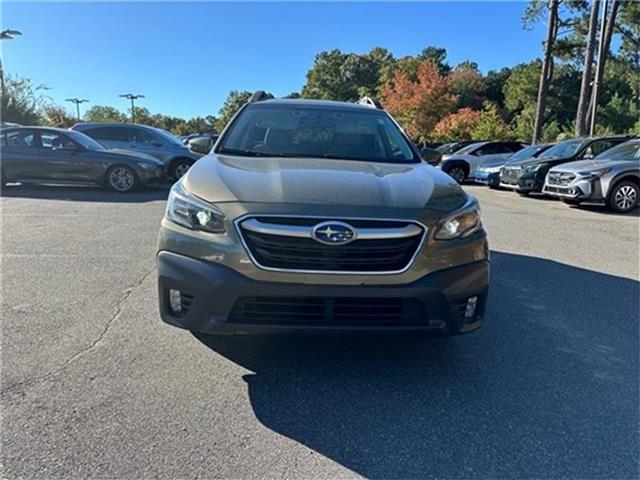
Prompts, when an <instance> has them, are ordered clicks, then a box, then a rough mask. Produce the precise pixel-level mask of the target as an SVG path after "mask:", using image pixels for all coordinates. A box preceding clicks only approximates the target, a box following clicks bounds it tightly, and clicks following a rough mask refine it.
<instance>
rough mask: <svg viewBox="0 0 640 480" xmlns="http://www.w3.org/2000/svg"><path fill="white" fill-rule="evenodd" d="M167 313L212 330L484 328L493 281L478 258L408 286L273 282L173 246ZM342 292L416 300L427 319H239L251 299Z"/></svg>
mask: <svg viewBox="0 0 640 480" xmlns="http://www.w3.org/2000/svg"><path fill="white" fill-rule="evenodd" d="M157 264H158V293H159V303H160V314H161V317H162V320H163V321H165V322H166V323H168V324H171V325H174V326H177V327H180V328H185V329H188V330H191V331H194V332H201V333H208V334H270V333H283V332H291V331H299V330H306V331H326V330H337V331H345V330H357V331H360V330H379V331H398V330H402V331H428V332H433V333H435V334H440V335H455V334H462V333H467V332H470V331H472V330H475V329H477V328H478V327H480V325H481V323H482V319H483V317H484V312H485V307H486V303H487V292H488V287H489V262H488V261H486V260H485V261H477V262H473V263H469V264H465V265H461V266H457V267H452V268H448V269H445V270H439V271H436V272H434V273H431V274H428V275H426V276H424V277H421V278H419V279H418V280H416V281H414V282H411V283H408V284H393V285H324V284H323V285H318V284H315V285H314V284H295V283H281V282H266V281H257V280H253V279H250V278H248V277H246V276H244V275H242V274H240V273H238V272H236V271H234V270H231V269H230V268H227V267H224V266H222V265H218V264H215V263H211V262H207V261H203V260H196V259H194V258H190V257H186V256H183V255H179V254H176V253H171V252H168V251H160V252H159V253H158V256H157ZM171 289H173V290H179V291H181V292H182V293H183V295H184V296H185V297H186V298H187V299H188V302H187V303H186V304H185V305H186V307H187V308H185V309H184V310H183V311H182V313H179V314H176V313H174V312H173V311H172V309H171V307H170V299H169V291H170V290H171ZM256 296H259V297H263V298H270V297H271V298H290V299H292V300H295V299H296V298H300V297H305V298H337V299H343V300H344V299H347V300H349V299H355V298H358V299H363V298H364V299H366V298H371V299H372V301H374V300H375V301H380V299H385V298H387V299H409V300H411V301H413V302H416V303H418V304H419V305H421V307H422V309H423V311H424V314H425V315H424V321H421V322H420V323H418V324H416V323H413V324H411V325H410V326H407V325H405V324H401V323H399V324H398V325H393V324H391V325H390V324H388V323H387V324H385V325H383V326H381V325H380V324H377V323H376V322H375V321H373V317H372V321H371V322H367V321H366V319H365V321H364V322H361V323H359V324H358V325H353V324H348V325H341V324H339V323H336V322H327V323H326V324H325V323H322V322H319V323H318V322H316V323H313V324H311V323H310V322H308V321H307V319H305V318H304V316H302V317H301V318H300V319H299V322H295V321H294V322H291V321H288V322H287V323H286V324H284V323H278V321H277V319H276V321H270V322H268V323H265V322H256V323H251V322H249V323H247V322H246V321H243V322H241V323H239V322H236V321H234V318H233V312H234V307H235V306H236V304H237V302H239V301H243V299H245V298H249V297H250V298H254V297H256ZM472 297H477V303H476V308H475V313H474V314H473V315H472V316H465V308H466V306H467V305H468V299H469V298H472Z"/></svg>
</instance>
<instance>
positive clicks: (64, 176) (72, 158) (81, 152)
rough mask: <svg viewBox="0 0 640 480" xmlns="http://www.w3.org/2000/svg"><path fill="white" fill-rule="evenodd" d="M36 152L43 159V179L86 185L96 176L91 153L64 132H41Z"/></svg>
mask: <svg viewBox="0 0 640 480" xmlns="http://www.w3.org/2000/svg"><path fill="white" fill-rule="evenodd" d="M36 150H37V151H38V155H40V156H41V157H42V159H41V168H42V178H46V179H49V180H57V181H61V182H80V183H86V182H87V181H89V179H90V178H92V176H93V175H94V174H93V172H92V169H93V166H92V163H91V161H90V158H89V157H90V152H88V151H87V150H85V149H84V148H82V147H81V146H80V145H78V144H77V143H76V142H74V141H73V140H72V139H71V138H69V136H68V135H66V134H64V133H63V132H58V131H55V130H50V131H41V132H40V143H39V146H38V148H37V149H36Z"/></svg>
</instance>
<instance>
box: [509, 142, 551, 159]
mask: <svg viewBox="0 0 640 480" xmlns="http://www.w3.org/2000/svg"><path fill="white" fill-rule="evenodd" d="M545 148H547V147H546V146H544V145H531V146H529V147H525V148H523V149H522V150H518V151H517V152H516V153H514V154H513V155H511V156H510V157H509V160H512V161H518V160H525V159H527V158H531V157H536V156H537V154H538V152H540V151H541V150H543V149H545Z"/></svg>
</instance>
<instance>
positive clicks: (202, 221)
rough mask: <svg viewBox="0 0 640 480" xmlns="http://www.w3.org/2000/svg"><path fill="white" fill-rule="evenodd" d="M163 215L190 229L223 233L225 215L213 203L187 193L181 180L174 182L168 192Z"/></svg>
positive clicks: (224, 230)
mask: <svg viewBox="0 0 640 480" xmlns="http://www.w3.org/2000/svg"><path fill="white" fill-rule="evenodd" d="M165 216H166V218H167V219H168V220H171V221H172V222H174V223H177V224H178V225H182V226H183V227H187V228H189V229H191V230H201V231H204V232H209V233H225V232H226V229H225V226H224V220H225V216H224V213H222V212H221V211H220V210H218V209H217V208H216V207H214V206H213V205H211V204H209V203H207V202H205V201H204V200H201V199H199V198H197V197H196V196H194V195H192V194H191V193H189V192H188V191H187V190H186V189H185V188H184V186H183V185H182V182H178V183H176V184H175V185H174V186H173V187H172V188H171V192H170V193H169V200H168V201H167V210H166V212H165Z"/></svg>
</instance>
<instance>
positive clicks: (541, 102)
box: [531, 0, 558, 143]
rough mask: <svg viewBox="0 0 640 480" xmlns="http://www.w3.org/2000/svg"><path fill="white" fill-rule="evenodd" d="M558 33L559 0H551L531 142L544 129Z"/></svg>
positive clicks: (535, 140)
mask: <svg viewBox="0 0 640 480" xmlns="http://www.w3.org/2000/svg"><path fill="white" fill-rule="evenodd" d="M557 34H558V0H549V20H548V25H547V39H546V41H545V43H544V58H543V60H542V70H541V72H540V85H539V87H538V101H537V104H536V116H535V120H534V125H533V135H532V139H531V142H532V143H536V142H537V141H538V138H539V137H540V132H541V131H542V125H543V123H544V120H545V119H544V116H545V111H546V108H547V94H548V92H549V84H550V83H551V79H552V78H553V56H552V52H553V43H554V42H555V39H556V36H557Z"/></svg>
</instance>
